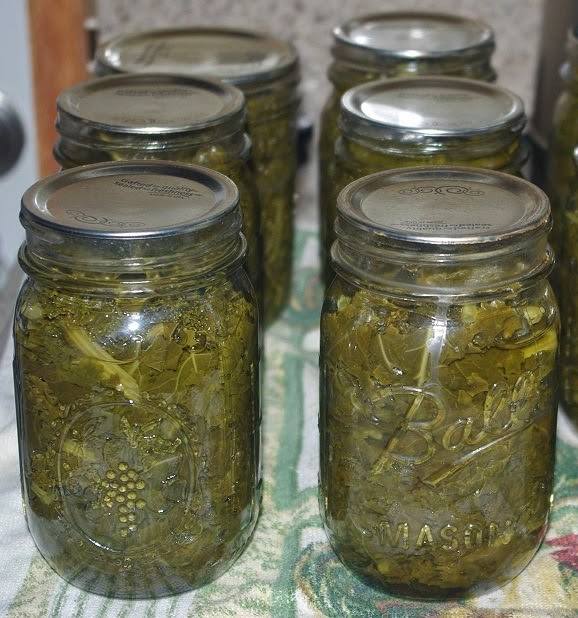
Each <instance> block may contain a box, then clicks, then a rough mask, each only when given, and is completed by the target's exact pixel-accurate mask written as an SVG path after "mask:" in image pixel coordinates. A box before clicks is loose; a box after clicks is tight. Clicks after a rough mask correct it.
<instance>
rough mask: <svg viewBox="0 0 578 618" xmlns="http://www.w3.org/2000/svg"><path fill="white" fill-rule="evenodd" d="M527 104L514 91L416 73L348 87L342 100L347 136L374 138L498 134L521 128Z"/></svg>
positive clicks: (439, 138)
mask: <svg viewBox="0 0 578 618" xmlns="http://www.w3.org/2000/svg"><path fill="white" fill-rule="evenodd" d="M525 124H526V115H525V113H524V103H523V101H522V99H520V97H518V96H517V95H515V94H514V93H512V92H510V91H509V90H506V89H504V88H500V87H498V86H494V85H492V84H488V83H485V82H481V81H476V80H470V79H464V78H458V77H412V78H406V79H390V80H380V81H374V82H369V83H367V84H362V85H361V86H357V87H355V88H352V89H351V90H349V91H347V92H346V93H345V95H343V98H342V102H341V118H340V127H341V130H342V132H343V134H344V135H347V136H351V137H356V136H357V137H361V138H366V139H369V140H375V141H377V140H395V141H405V142H408V141H410V142H414V143H415V142H417V143H419V142H420V141H424V140H428V138H435V141H436V142H437V143H440V142H442V143H443V141H444V140H452V141H455V140H456V138H458V139H459V138H469V137H473V136H482V135H483V136H493V135H495V134H496V133H504V132H505V133H506V134H513V133H520V132H521V131H522V129H523V127H524V126H525Z"/></svg>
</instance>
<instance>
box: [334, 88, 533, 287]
mask: <svg viewBox="0 0 578 618" xmlns="http://www.w3.org/2000/svg"><path fill="white" fill-rule="evenodd" d="M525 124H526V115H525V113H524V103H523V101H522V99H520V97H518V96H517V95H515V94H513V93H512V92H510V91H509V90H505V89H504V88H499V87H498V86H494V85H492V84H486V83H484V82H480V81H474V80H469V79H463V78H456V77H444V76H441V77H415V78H406V79H395V80H394V79H392V80H381V81H375V82H369V83H367V84H362V85H361V86H357V87H356V88H352V89H351V90H349V91H348V92H347V93H346V94H345V95H343V98H342V108H341V116H340V121H339V127H340V136H339V137H338V139H337V140H336V142H335V172H334V177H333V186H332V188H331V189H330V190H329V193H328V199H327V201H326V204H327V205H326V211H325V212H324V213H323V218H322V229H323V232H322V240H323V249H324V258H325V259H324V265H325V272H326V273H331V268H330V263H329V251H330V249H331V245H332V243H333V241H334V240H335V231H334V229H333V224H334V221H335V216H336V214H337V213H336V202H337V196H338V195H339V192H340V191H341V189H343V188H344V187H345V186H346V185H348V184H349V183H350V182H353V181H354V180H357V179H358V178H361V177H363V176H367V175H368V174H373V173H375V172H378V171H382V170H388V169H393V168H396V167H408V166H415V165H468V166H471V167H483V168H487V169H493V170H498V171H502V172H506V173H508V174H516V175H521V172H522V167H523V166H524V165H525V164H526V162H527V160H528V147H527V145H526V144H525V143H522V142H521V138H522V129H523V128H524V126H525ZM329 276H330V275H329ZM328 279H329V277H326V280H328Z"/></svg>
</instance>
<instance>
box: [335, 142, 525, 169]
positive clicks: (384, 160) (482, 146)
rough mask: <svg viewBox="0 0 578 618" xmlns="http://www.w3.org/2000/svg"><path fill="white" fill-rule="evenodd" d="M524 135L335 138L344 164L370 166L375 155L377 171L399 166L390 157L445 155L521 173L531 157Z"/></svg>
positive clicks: (416, 161)
mask: <svg viewBox="0 0 578 618" xmlns="http://www.w3.org/2000/svg"><path fill="white" fill-rule="evenodd" d="M521 137H522V135H521V132H510V131H504V132H496V133H494V134H490V135H478V136H476V137H470V138H456V139H444V140H440V139H439V138H437V137H431V138H427V139H421V140H415V141H413V142H412V141H410V140H401V139H400V140H384V139H372V138H371V137H369V136H365V135H364V136H357V135H355V136H348V135H342V136H341V137H339V138H338V139H337V141H336V144H335V153H336V156H337V157H338V158H339V160H340V162H341V163H342V164H344V165H352V166H357V167H358V166H360V165H363V166H365V167H368V168H369V166H368V165H367V163H366V161H367V160H368V159H370V160H371V158H372V159H373V160H372V165H371V168H372V169H373V168H375V171H379V170H380V169H389V168H391V167H396V165H393V162H392V160H391V159H397V160H401V161H403V162H406V164H409V163H411V164H412V165H427V164H428V163H430V162H431V160H432V159H435V158H436V157H443V158H444V164H447V165H452V164H454V165H458V164H459V165H469V166H472V167H482V168H485V169H493V170H497V171H502V172H506V173H509V174H514V175H518V174H520V172H521V170H522V168H523V167H524V165H525V164H526V163H527V161H528V157H529V148H528V146H527V144H525V143H523V142H522V141H521ZM388 159H389V161H388ZM401 161H400V163H401ZM440 164H441V162H440ZM368 173H369V172H368Z"/></svg>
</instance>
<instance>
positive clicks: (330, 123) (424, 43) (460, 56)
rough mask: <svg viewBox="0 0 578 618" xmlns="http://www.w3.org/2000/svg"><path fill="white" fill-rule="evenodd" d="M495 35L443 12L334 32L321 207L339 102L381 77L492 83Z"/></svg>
mask: <svg viewBox="0 0 578 618" xmlns="http://www.w3.org/2000/svg"><path fill="white" fill-rule="evenodd" d="M494 48H495V44H494V33H493V31H492V29H491V28H490V26H488V25H487V24H485V23H483V22H481V21H479V20H477V19H468V18H465V17H458V16H455V15H449V14H445V13H421V12H388V13H378V14H374V15H364V16H361V17H356V18H353V19H351V20H349V21H347V22H345V23H344V24H342V25H340V26H337V27H336V28H334V30H333V47H332V49H331V55H332V56H333V60H332V63H331V65H330V66H329V70H328V78H329V80H330V82H331V85H332V91H331V93H330V95H329V97H328V99H327V102H326V103H325V106H324V108H323V111H322V113H321V123H320V128H319V202H320V208H321V211H322V212H324V211H325V210H326V209H327V204H329V199H330V198H329V197H328V196H329V193H330V191H331V189H332V187H333V181H334V171H335V159H334V146H335V140H336V139H337V137H338V136H339V128H338V121H339V113H340V102H341V97H342V95H343V94H345V92H346V91H347V90H349V89H350V88H353V87H354V86H358V85H359V84H363V83H366V82H370V81H374V80H376V79H380V78H396V77H415V76H417V75H454V76H457V77H467V78H471V79H477V80H484V81H494V79H495V78H496V73H495V71H494V69H493V68H492V65H491V56H492V53H493V52H494Z"/></svg>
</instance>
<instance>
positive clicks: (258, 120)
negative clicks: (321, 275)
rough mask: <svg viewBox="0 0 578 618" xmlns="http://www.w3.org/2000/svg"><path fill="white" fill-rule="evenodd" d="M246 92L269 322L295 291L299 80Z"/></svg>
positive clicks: (266, 314) (266, 318)
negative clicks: (257, 194)
mask: <svg viewBox="0 0 578 618" xmlns="http://www.w3.org/2000/svg"><path fill="white" fill-rule="evenodd" d="M244 94H245V97H246V101H247V121H248V129H249V135H250V136H251V142H252V144H253V161H254V164H255V178H256V182H257V188H258V191H259V199H260V203H261V225H262V230H263V289H264V297H265V311H264V318H265V321H266V322H269V323H270V322H271V321H273V320H274V319H275V318H276V317H277V316H278V315H279V313H280V311H281V310H282V309H283V307H284V305H285V304H286V302H287V300H288V298H289V292H290V289H291V267H292V252H293V228H294V222H293V213H294V193H295V175H296V171H297V110H298V97H297V92H296V82H295V81H294V80H290V81H288V82H287V83H284V82H282V83H280V84H278V85H274V86H271V87H270V88H267V89H264V90H259V91H257V92H251V91H244Z"/></svg>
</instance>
